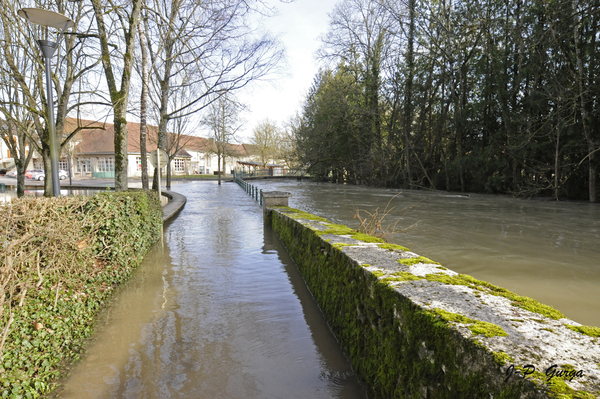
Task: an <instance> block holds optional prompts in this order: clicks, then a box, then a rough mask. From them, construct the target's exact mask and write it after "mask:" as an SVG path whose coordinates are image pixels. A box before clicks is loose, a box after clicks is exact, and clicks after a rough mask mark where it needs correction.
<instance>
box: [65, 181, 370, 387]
mask: <svg viewBox="0 0 600 399" xmlns="http://www.w3.org/2000/svg"><path fill="white" fill-rule="evenodd" d="M173 190H174V191H177V192H179V193H181V194H183V195H185V196H186V197H187V199H188V202H187V204H186V205H185V208H184V209H183V210H182V212H181V213H180V214H179V215H178V216H177V217H176V218H175V219H174V220H173V221H171V222H170V223H169V224H168V225H166V226H165V233H164V239H165V240H164V248H161V246H160V245H157V246H155V248H154V249H153V250H152V252H151V253H150V254H148V256H146V260H145V261H144V262H143V264H142V265H141V267H140V268H139V269H138V270H137V271H136V273H135V274H134V275H133V277H132V278H131V280H130V281H129V282H128V283H127V284H126V285H124V286H123V287H122V288H121V289H120V290H119V292H118V293H117V294H116V295H115V298H114V300H113V301H112V303H111V304H109V305H108V306H107V308H106V310H105V311H104V312H103V313H102V315H101V317H100V322H99V325H98V328H97V333H96V334H95V336H94V339H93V341H91V342H90V344H89V345H88V350H87V351H86V353H85V354H84V355H83V358H82V360H81V361H79V362H78V363H77V364H75V365H74V367H73V368H72V369H71V371H70V375H69V376H68V378H66V379H65V380H64V381H63V382H62V386H61V388H60V389H59V390H58V391H57V396H59V397H61V398H121V397H123V398H171V397H185V398H265V399H266V398H302V399H304V398H365V397H366V395H365V394H364V391H363V389H362V387H361V386H360V384H359V382H358V380H357V378H356V377H355V375H354V374H353V372H352V369H351V367H350V365H349V363H348V362H347V361H346V358H345V357H344V355H343V353H342V351H341V349H340V347H339V345H338V343H337V341H336V340H335V338H334V336H333V335H332V334H331V332H330V330H329V328H328V326H327V324H326V322H325V320H324V319H323V317H322V314H321V313H320V311H319V309H318V307H317V306H316V304H315V302H314V300H313V298H312V297H311V295H310V293H309V291H308V290H307V288H306V286H305V284H304V281H303V280H302V277H301V276H300V275H299V273H298V271H297V269H296V266H295V265H294V263H293V261H292V260H291V259H290V257H289V255H288V253H287V251H286V250H285V248H284V247H283V246H282V245H281V243H280V242H279V240H278V239H277V237H276V236H275V235H274V233H273V231H272V230H271V229H269V228H266V227H264V225H263V219H262V210H261V208H260V207H259V205H258V204H257V203H256V202H255V201H253V200H252V199H251V198H250V197H249V196H248V195H247V194H246V193H245V192H244V191H243V190H241V189H240V188H239V187H238V186H237V185H235V184H233V183H228V184H223V185H221V186H218V185H217V184H216V183H214V182H188V183H184V184H177V185H174V186H173Z"/></svg>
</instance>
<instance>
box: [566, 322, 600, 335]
mask: <svg viewBox="0 0 600 399" xmlns="http://www.w3.org/2000/svg"><path fill="white" fill-rule="evenodd" d="M565 327H567V328H568V329H570V330H573V331H577V332H578V333H582V334H585V335H589V336H590V337H600V328H598V327H591V326H572V325H569V324H565Z"/></svg>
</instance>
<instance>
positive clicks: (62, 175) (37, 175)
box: [25, 170, 69, 181]
mask: <svg viewBox="0 0 600 399" xmlns="http://www.w3.org/2000/svg"><path fill="white" fill-rule="evenodd" d="M25 176H27V174H25ZM67 177H69V174H68V173H67V171H66V170H59V171H58V178H59V179H60V180H65V179H66V178H67ZM29 178H30V179H32V180H39V181H44V179H45V178H46V174H45V173H44V171H43V170H41V171H37V172H34V173H31V175H30V177H29Z"/></svg>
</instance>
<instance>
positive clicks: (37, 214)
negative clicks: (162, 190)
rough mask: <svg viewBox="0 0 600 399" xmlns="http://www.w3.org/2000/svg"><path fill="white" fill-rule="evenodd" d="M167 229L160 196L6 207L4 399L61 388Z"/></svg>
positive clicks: (1, 293) (0, 219) (105, 195)
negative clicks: (105, 313) (114, 298)
mask: <svg viewBox="0 0 600 399" xmlns="http://www.w3.org/2000/svg"><path fill="white" fill-rule="evenodd" d="M161 224H162V208H161V206H160V203H159V201H158V194H157V193H156V192H152V191H128V192H118V193H115V192H108V191H107V192H102V193H100V194H98V195H95V196H93V197H59V198H21V199H19V200H17V201H14V202H13V203H12V204H9V205H6V206H4V207H0V229H1V230H0V244H1V245H2V248H3V251H4V254H3V256H2V257H1V259H0V268H1V269H0V271H1V274H0V277H1V281H0V282H1V285H0V340H1V339H2V337H3V336H4V335H5V337H4V338H5V340H4V346H3V348H2V349H1V350H2V352H1V353H0V355H1V358H0V392H2V395H1V396H2V397H12V398H19V397H28V398H34V397H39V396H40V395H42V394H45V393H48V392H50V391H51V390H52V389H53V388H54V387H55V386H56V383H57V379H58V377H59V376H60V374H61V369H63V368H64V367H63V366H65V365H67V364H68V363H70V362H72V361H73V360H74V359H77V358H78V356H79V355H78V354H79V352H80V351H81V348H82V345H83V344H84V342H85V339H86V338H87V337H88V336H89V335H90V334H91V332H92V329H93V325H94V318H95V315H96V313H97V311H98V309H99V308H100V306H101V305H102V304H103V302H104V301H105V300H106V299H107V298H108V297H109V296H110V294H111V292H112V291H113V288H114V287H115V286H116V285H117V284H120V283H122V282H123V281H125V280H126V279H127V278H128V277H129V276H130V275H131V272H132V271H133V270H134V269H135V268H136V267H137V266H138V265H139V264H140V262H141V261H142V259H143V257H144V255H145V254H146V253H147V252H148V250H149V249H150V247H151V246H152V245H153V244H154V243H155V242H156V241H157V240H158V239H159V238H160V231H161ZM0 342H1V341H0Z"/></svg>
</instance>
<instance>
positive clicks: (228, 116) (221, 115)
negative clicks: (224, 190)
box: [204, 96, 243, 185]
mask: <svg viewBox="0 0 600 399" xmlns="http://www.w3.org/2000/svg"><path fill="white" fill-rule="evenodd" d="M242 108H243V107H242V105H241V104H240V103H238V102H237V101H235V99H234V98H233V97H231V96H223V97H220V98H219V99H218V100H217V101H215V102H214V103H212V104H211V106H210V109H209V112H208V115H207V116H206V117H205V119H204V124H205V125H206V126H208V127H209V128H210V129H211V131H212V135H211V139H212V144H213V146H212V151H213V152H214V154H216V155H217V174H218V176H219V177H218V181H219V185H220V184H221V171H223V172H224V169H225V158H226V157H227V156H229V155H230V153H229V147H230V143H232V142H233V141H234V140H235V134H236V133H237V132H238V131H239V129H240V128H241V127H242V123H241V121H240V117H239V114H240V111H241V110H242ZM221 165H223V168H221Z"/></svg>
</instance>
